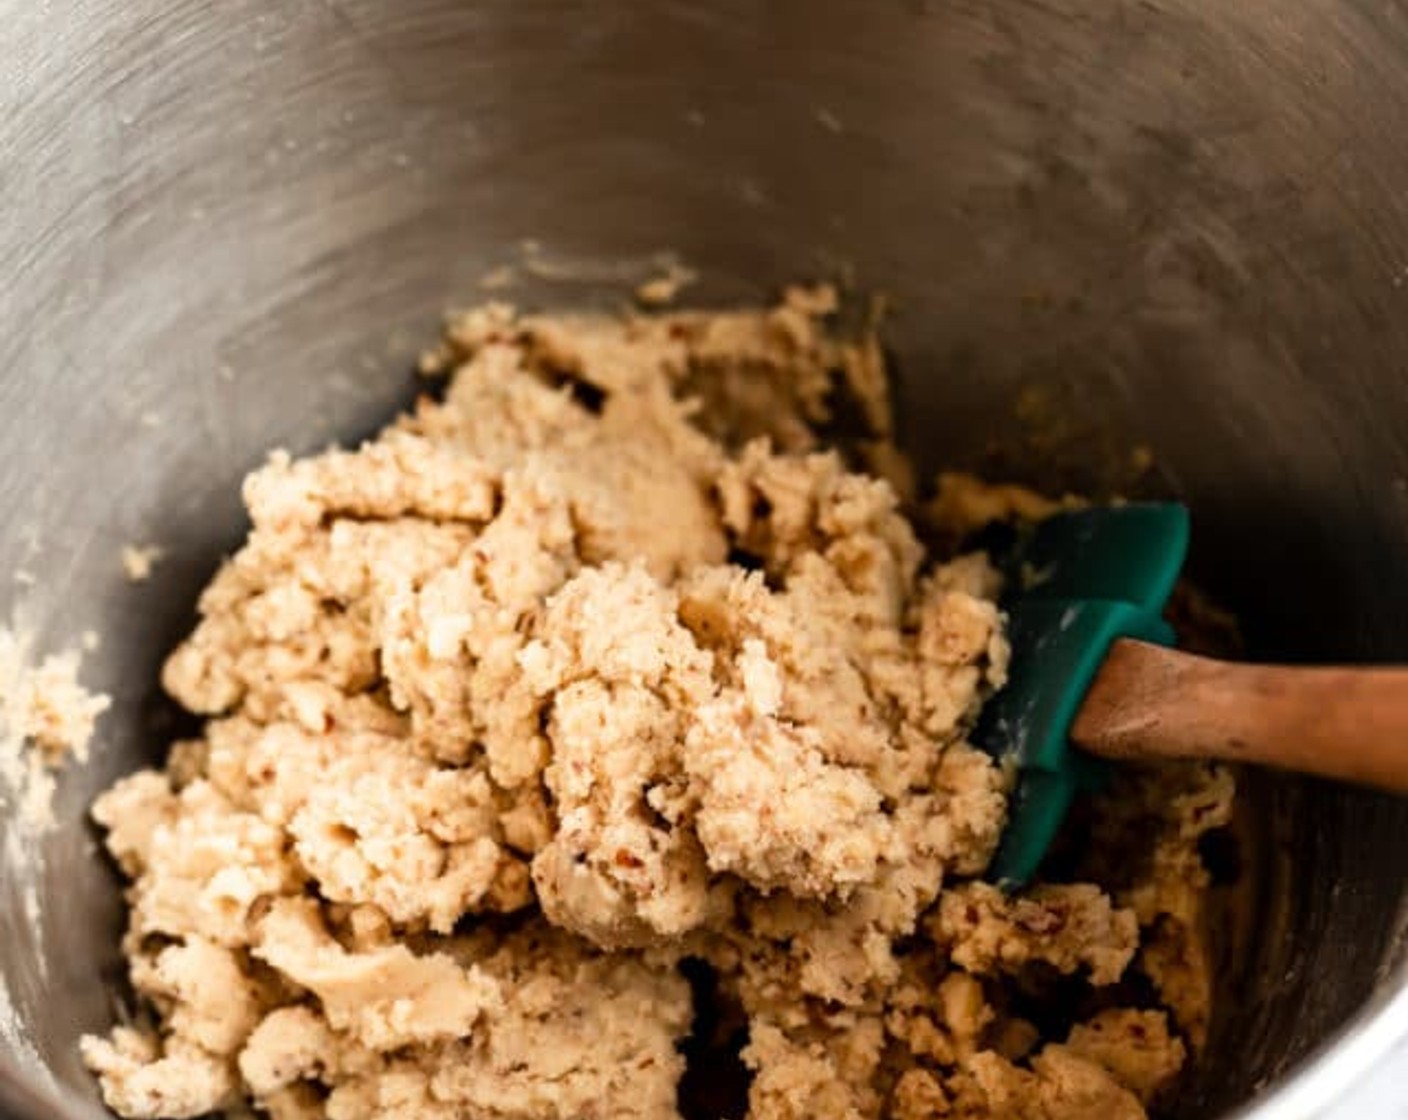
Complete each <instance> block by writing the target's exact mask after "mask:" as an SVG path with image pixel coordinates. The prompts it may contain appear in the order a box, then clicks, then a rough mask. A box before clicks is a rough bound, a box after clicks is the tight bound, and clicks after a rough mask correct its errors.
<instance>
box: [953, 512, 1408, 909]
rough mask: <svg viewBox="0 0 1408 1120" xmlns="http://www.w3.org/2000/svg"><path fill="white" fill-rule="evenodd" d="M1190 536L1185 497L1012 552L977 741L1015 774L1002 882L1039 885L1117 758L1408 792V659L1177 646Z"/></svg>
mask: <svg viewBox="0 0 1408 1120" xmlns="http://www.w3.org/2000/svg"><path fill="white" fill-rule="evenodd" d="M1188 537H1189V518H1188V511H1187V509H1185V508H1184V507H1183V506H1181V505H1177V504H1174V503H1135V504H1129V505H1118V506H1106V507H1092V508H1089V509H1082V510H1075V511H1071V512H1066V513H1061V514H1057V515H1056V516H1054V517H1051V518H1048V519H1047V520H1045V521H1042V522H1040V523H1039V524H1038V525H1036V526H1035V527H1032V528H1030V529H1029V530H1028V531H1027V532H1026V533H1025V534H1024V535H1023V536H1022V537H1021V538H1020V539H1019V541H1018V543H1017V544H1016V545H1015V546H1014V547H1013V548H1011V549H1010V550H1007V551H1006V552H1005V554H1004V555H1003V556H1001V557H999V566H1000V567H1002V568H1003V569H1004V571H1005V573H1006V575H1007V577H1008V579H1007V586H1008V588H1009V591H1008V593H1007V595H1006V597H1005V600H1004V604H1003V606H1004V608H1005V610H1006V611H1007V614H1008V636H1009V638H1010V640H1011V643H1012V660H1011V666H1010V669H1009V673H1008V681H1007V684H1006V685H1005V686H1004V687H1003V688H1002V689H1001V690H1000V691H999V692H998V693H997V694H996V695H995V696H994V697H993V698H992V699H991V700H989V702H988V704H987V705H986V707H985V708H984V710H983V714H982V717H981V719H980V720H979V723H978V727H977V728H976V730H975V735H974V738H975V741H976V742H977V743H978V745H980V746H981V747H982V748H983V749H985V750H986V751H987V752H988V753H989V754H991V755H992V756H993V757H994V758H996V759H997V760H998V761H999V762H1001V763H1004V764H1006V765H1012V766H1014V767H1015V768H1016V784H1015V786H1014V789H1013V794H1012V798H1011V802H1010V805H1009V810H1008V812H1009V816H1008V822H1007V828H1006V830H1005V831H1004V833H1003V837H1002V842H1001V844H1000V846H999V848H998V852H997V855H996V856H995V858H994V860H993V863H992V866H991V867H990V869H989V872H988V877H989V878H990V879H992V880H994V881H996V882H998V883H1001V884H1003V885H1006V886H1009V887H1016V886H1020V885H1022V884H1023V883H1025V882H1027V880H1029V879H1030V878H1031V877H1032V876H1033V875H1034V874H1035V872H1036V870H1037V867H1038V866H1039V865H1040V863H1041V860H1042V858H1043V857H1044V856H1045V854H1046V851H1047V849H1048V848H1049V847H1050V846H1051V843H1052V840H1053V839H1054V838H1055V835H1056V832H1057V830H1058V829H1059V828H1060V826H1061V823H1062V821H1063V819H1064V818H1065V816H1066V812H1067V810H1068V809H1069V808H1070V806H1071V803H1072V801H1073V800H1074V798H1075V796H1076V794H1077V793H1078V792H1081V791H1082V790H1088V791H1093V790H1097V789H1099V788H1100V786H1101V785H1102V784H1103V782H1104V781H1105V779H1106V777H1107V776H1108V770H1107V766H1108V760H1111V759H1126V760H1138V759H1145V760H1153V759H1160V758H1165V759H1166V758H1184V759H1224V760H1228V761H1236V762H1245V763H1253V764H1259V765H1265V766H1274V767H1280V768H1282V769H1287V770H1295V771H1300V772H1302V773H1307V774H1316V775H1319V776H1322V777H1327V778H1336V779H1340V780H1343V781H1349V782H1356V783H1360V784H1364V785H1370V786H1376V787H1379V788H1381V789H1386V790H1390V791H1393V792H1397V793H1408V668H1302V667H1287V666H1275V665H1247V664H1236V663H1231V662H1223V661H1215V660H1212V659H1209V658H1205V657H1198V656H1195V655H1193V654H1188V653H1181V652H1179V651H1177V650H1174V649H1172V648H1169V647H1170V646H1171V645H1172V643H1173V631H1172V628H1171V627H1170V626H1169V625H1168V623H1167V622H1165V621H1164V619H1163V617H1162V615H1163V609H1164V606H1165V604H1166V603H1167V600H1168V597H1169V595H1170V593H1171V592H1172V591H1173V588H1174V584H1175V583H1176V582H1177V581H1178V576H1179V572H1180V571H1181V569H1182V567H1183V560H1184V557H1185V555H1186V553H1187V550H1188Z"/></svg>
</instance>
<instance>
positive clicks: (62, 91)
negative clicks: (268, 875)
mask: <svg viewBox="0 0 1408 1120" xmlns="http://www.w3.org/2000/svg"><path fill="white" fill-rule="evenodd" d="M62 7H63V9H64V10H62V11H59V10H57V9H56V8H55V7H54V6H52V5H46V4H35V3H30V2H27V0H23V2H22V0H0V58H3V59H4V64H3V66H4V69H3V71H2V72H0V73H3V79H2V80H0V153H3V156H2V157H0V200H3V202H2V203H0V324H2V325H3V330H0V446H3V447H4V448H5V451H6V469H5V471H4V473H3V476H0V512H3V515H4V525H5V530H4V532H3V533H0V600H4V603H3V606H4V609H5V610H7V611H9V612H10V613H12V614H14V613H18V614H20V615H21V616H23V618H24V619H27V620H28V622H29V624H30V625H31V626H32V627H33V628H34V629H35V631H36V633H37V635H38V639H39V642H40V645H41V646H47V647H59V646H62V645H65V644H70V643H72V642H74V641H76V639H77V636H78V635H79V633H80V632H81V631H83V630H85V629H88V628H94V629H97V630H99V631H100V632H101V634H102V636H103V644H102V646H101V648H100V650H99V651H97V653H96V654H95V655H94V656H93V657H92V658H90V667H91V674H90V675H91V680H92V681H93V683H95V684H96V685H98V686H101V687H104V688H106V689H108V690H110V691H112V692H113V693H114V695H115V697H116V705H115V708H114V710H113V712H112V713H111V714H110V716H109V717H108V718H107V720H106V723H105V732H104V742H103V744H102V749H101V750H100V751H99V752H98V753H97V754H96V756H95V758H94V760H93V762H92V763H91V764H90V765H89V766H88V767H86V768H85V769H83V770H82V771H79V772H75V773H73V774H71V775H69V776H68V777H67V779H66V781H65V783H64V785H63V787H62V789H61V791H60V798H59V806H58V808H59V813H60V816H61V819H62V822H63V824H62V827H60V828H59V829H58V830H57V831H55V832H54V833H53V834H51V835H49V836H47V837H45V838H43V840H42V841H33V840H32V839H31V838H28V837H25V836H21V835H20V834H19V833H18V832H17V830H16V827H15V825H14V822H13V821H4V822H0V840H3V841H4V842H3V843H0V976H2V977H3V986H0V1053H3V1055H4V1057H3V1059H0V1108H7V1109H9V1110H11V1111H12V1112H14V1114H15V1115H17V1116H35V1117H38V1116H41V1115H59V1116H72V1117H78V1116H83V1115H89V1114H90V1113H91V1110H92V1107H93V1100H94V1098H93V1094H92V1090H91V1087H90V1085H89V1083H88V1080H87V1078H86V1076H85V1074H84V1073H83V1071H82V1069H81V1067H80V1065H79V1063H78V1060H77V1057H76V1054H75V1052H74V1046H73V1042H74V1038H75V1037H76V1035H77V1034H78V1033H79V1032H80V1031H82V1030H84V1029H93V1028H99V1027H102V1026H103V1025H105V1024H106V1023H107V1022H109V1021H110V1019H111V1015H112V1004H111V997H110V995H109V994H108V993H109V991H110V990H111V988H110V985H109V983H108V982H109V980H111V978H112V976H113V965H114V963H115V962H114V958H113V953H112V946H113V945H114V944H115V941H116V930H117V928H118V924H119V913H118V900H117V894H116V888H115V885H114V883H113V881H112V879H111V877H110V876H109V874H108V871H107V869H106V868H105V866H104V865H103V863H102V862H101V860H100V859H98V858H97V856H96V854H95V849H94V846H93V838H92V837H91V836H90V835H89V834H88V832H87V831H86V829H85V828H84V826H83V825H82V823H81V821H82V814H83V807H84V806H85V805H86V804H87V802H88V801H89V800H90V798H91V796H92V794H93V793H94V792H95V791H96V790H97V789H98V788H99V787H101V786H102V785H103V784H105V783H106V782H108V781H110V780H111V779H112V778H113V777H114V776H115V775H117V774H118V773H121V772H123V771H125V770H128V769H131V768H132V767H133V766H134V765H136V764H137V763H138V761H139V760H141V759H145V758H150V757H153V756H154V755H155V754H156V753H157V752H158V751H159V750H160V748H161V745H162V743H163V742H164V741H165V740H166V739H168V738H169V737H170V735H171V733H172V732H171V727H170V725H169V723H165V722H163V721H169V719H170V713H169V712H167V711H166V710H165V709H164V708H163V707H162V706H161V705H160V703H159V701H158V700H157V698H156V697H155V696H154V694H153V687H152V682H154V681H155V679H156V666H157V665H158V663H159V660H160V657H161V655H162V652H163V651H164V650H165V649H166V648H168V647H169V646H170V644H171V643H172V642H173V641H174V640H175V639H176V638H177V637H178V635H179V634H180V633H181V632H182V631H183V629H184V628H185V627H186V626H188V625H189V622H190V617H191V607H192V603H193V601H194V596H195V593H196V591H197V590H198V588H199V586H200V585H201V583H202V582H203V580H204V579H205V578H206V577H207V576H208V575H209V573H210V571H211V569H212V567H213V565H214V564H215V563H216V561H217V559H218V557H219V555H220V553H221V551H222V549H224V548H227V547H229V546H230V545H231V544H233V543H234V542H235V541H237V540H238V538H239V535H240V532H241V517H240V512H239V508H238V503H237V493H238V487H237V483H238V479H239V477H240V476H241V474H242V473H243V472H244V470H246V469H247V468H248V467H249V466H250V465H251V464H252V463H254V462H256V461H257V460H258V459H259V458H260V457H261V456H262V455H263V454H264V452H265V451H266V449H268V448H269V447H270V446H273V445H277V444H285V445H288V446H291V447H293V448H295V449H306V448H310V447H313V446H317V445H319V444H322V443H325V442H326V441H328V440H329V439H331V438H334V437H335V436H340V437H343V438H348V437H353V436H356V435H358V434H360V433H361V432H363V431H366V430H368V429H370V428H371V427H373V426H374V425H375V424H376V423H377V422H378V421H379V420H380V419H382V418H384V417H385V416H386V415H388V414H389V413H390V412H391V411H392V410H393V409H394V408H395V407H396V406H397V405H398V404H399V403H400V402H401V401H402V400H403V399H404V398H405V397H406V396H407V395H408V394H409V392H410V391H411V387H410V381H409V378H408V377H405V376H403V375H402V373H401V371H402V370H404V369H406V368H408V367H409V364H410V361H411V356H412V354H413V352H414V350H415V348H416V346H417V344H418V343H419V342H421V341H423V340H425V339H426V338H428V337H429V335H430V332H431V331H432V330H433V327H434V320H435V317H436V314H437V312H438V311H439V310H440V309H441V308H442V307H444V306H446V305H448V304H452V303H457V302H464V301H466V300H470V299H474V298H477V295H478V292H477V290H476V284H477V281H478V280H479V278H480V277H481V276H482V275H483V274H484V273H485V272H486V271H488V270H490V269H491V268H493V267H494V266H496V265H499V264H502V263H505V262H512V261H517V260H519V259H520V258H521V253H522V250H521V247H520V242H521V241H522V239H525V238H533V239H536V240H537V241H538V242H540V243H541V246H542V252H543V254H544V255H545V256H546V257H550V258H551V259H552V260H553V261H556V262H559V263H561V262H567V263H568V264H569V265H571V266H572V267H571V268H569V269H568V271H569V272H570V273H572V274H573V275H575V276H577V277H579V278H580V277H587V278H588V279H590V277H592V276H595V277H597V278H598V279H599V280H601V281H603V282H598V283H590V282H582V283H575V284H565V283H559V282H554V281H551V280H548V279H546V278H544V277H542V276H539V277H538V278H537V280H536V281H535V282H534V283H532V284H528V285H526V286H524V287H523V288H521V289H519V290H516V291H514V292H511V293H510V295H512V296H513V297H514V298H518V299H521V300H523V301H526V302H531V303H544V302H560V303H565V302H571V303H581V302H596V303H599V304H609V303H612V302H615V301H617V300H619V298H620V296H621V291H622V285H621V283H620V282H619V281H620V280H621V279H623V278H626V277H632V276H638V274H639V273H640V271H641V270H642V269H644V268H646V267H648V262H649V260H650V258H651V255H652V254H655V253H657V252H659V251H661V250H672V251H674V252H676V253H678V254H680V255H681V256H682V257H684V258H685V259H686V260H687V261H688V262H689V263H690V264H691V265H693V266H694V267H696V268H697V269H699V270H700V271H701V272H702V273H703V275H704V277H705V278H706V279H705V282H704V283H703V284H701V285H700V287H699V288H698V289H695V290H693V291H692V293H691V294H695V293H697V295H698V297H699V298H701V299H706V300H728V299H738V298H745V297H746V298H758V297H760V296H762V295H763V294H765V293H766V292H767V290H768V289H769V288H771V287H773V286H775V285H777V284H779V283H782V282H784V281H786V280H788V279H792V278H794V277H796V276H798V275H806V274H828V275H834V274H837V273H842V274H848V275H851V276H853V277H854V278H855V280H856V281H857V283H859V284H861V285H863V286H873V287H883V288H885V289H886V290H887V291H889V292H891V293H892V294H893V296H894V299H895V303H896V309H897V310H896V316H895V319H894V324H893V331H892V336H891V337H892V342H893V347H894V351H895V354H896V357H897V359H898V361H899V364H900V370H901V377H902V384H901V401H902V407H903V416H902V424H903V432H904V435H905V438H906V440H907V442H908V445H909V447H910V449H911V450H912V451H913V452H914V453H915V454H916V455H917V456H918V457H919V458H920V459H921V460H922V461H923V462H924V463H925V464H926V465H928V466H933V465H935V464H937V463H940V462H946V463H952V462H957V463H962V464H967V465H976V466H981V467H986V468H988V469H995V470H1004V471H1009V470H1010V471H1016V472H1017V473H1025V474H1027V475H1028V476H1039V477H1041V478H1043V479H1044V480H1046V481H1047V482H1048V483H1051V482H1055V483H1058V484H1063V483H1068V484H1071V485H1078V486H1096V487H1098V486H1100V485H1102V484H1113V485H1123V484H1125V483H1126V482H1127V481H1128V480H1129V478H1130V471H1129V468H1128V459H1127V452H1128V450H1129V448H1130V446H1131V445H1135V444H1147V445H1148V446H1149V447H1150V448H1151V449H1152V450H1153V452H1154V455H1155V460H1156V463H1157V468H1156V473H1155V477H1154V480H1153V488H1154V489H1156V490H1162V491H1164V492H1170V493H1176V494H1178V495H1179V496H1181V497H1182V498H1184V499H1186V500H1187V501H1188V502H1189V503H1190V505H1191V506H1192V508H1193V510H1194V512H1195V518H1196V525H1195V531H1194V537H1195V554H1194V560H1193V564H1194V569H1195V571H1196V572H1197V573H1198V575H1199V576H1200V578H1201V579H1202V581H1203V582H1204V583H1205V584H1208V585H1209V586H1210V587H1211V588H1212V589H1213V590H1214V591H1215V592H1216V593H1218V594H1219V595H1220V596H1221V597H1222V598H1223V599H1224V600H1226V601H1228V602H1230V603H1232V604H1233V605H1235V606H1236V607H1237V609H1238V611H1239V613H1240V614H1241V615H1242V616H1243V618H1244V620H1245V621H1246V624H1247V628H1248V630H1249V634H1250V638H1251V640H1252V643H1253V646H1254V647H1255V651H1256V652H1258V653H1261V654H1266V655H1268V656H1280V657H1285V658H1290V659H1311V658H1316V659H1342V658H1350V659H1353V658H1358V659H1370V658H1399V659H1404V658H1408V639H1405V635H1408V585H1405V584H1404V581H1403V577H1402V573H1403V571H1404V570H1408V566H1405V559H1408V436H1405V434H1404V433H1405V431H1408V377H1405V376H1404V372H1403V371H1404V369H1405V365H1408V313H1405V312H1406V311H1408V146H1405V145H1404V144H1403V143H1402V129H1403V126H1404V122H1405V121H1408V3H1404V2H1403V0H1375V2H1372V3H1371V2H1369V0H1321V2H1319V3H1313V4H1296V5H1287V4H1278V3H1274V2H1272V0H1246V2H1243V3H1238V4H1235V5H1229V4H1226V3H1224V2H1221V0H868V2H867V0H852V2H846V0H827V2H821V0H807V2H803V0H776V2H773V3H768V4H760V3H755V2H751V0H718V2H715V3H712V4H709V5H699V4H696V3H687V2H683V0H596V2H593V3H587V2H585V0H577V2H571V0H541V2H538V3H532V4H526V3H522V2H521V0H480V2H479V3H476V4H472V5H467V4H462V3H459V2H456V0H397V2H394V3H393V2H392V0H321V2H320V3H315V4H297V5H290V4H274V3H268V2H267V0H265V2H259V0H226V2H224V3H221V4H218V5H217V4H210V3H201V2H197V0H126V2H119V0H73V2H71V3H69V4H67V5H63V6H62ZM549 271H551V270H549ZM604 281H612V282H604ZM149 541H154V542H156V543H159V544H161V545H162V546H163V547H164V548H165V550H166V552H167V556H168V559H167V560H166V561H165V562H164V563H163V565H162V567H161V568H160V569H159V576H160V578H159V579H157V580H155V581H153V582H152V583H150V584H143V585H130V584H127V583H126V582H125V581H124V580H123V579H122V575H121V570H120V567H119V565H118V563H117V552H118V548H119V546H120V545H121V544H123V543H126V542H142V543H145V542H149ZM16 571H21V572H29V573H33V574H34V575H35V576H36V577H37V578H36V582H35V583H34V585H33V586H29V585H27V584H23V583H20V582H12V581H11V579H10V574H11V573H13V572H16ZM1263 792H1264V796H1263V795H1262V793H1263ZM1255 801H1256V803H1257V804H1264V806H1265V807H1266V810H1267V820H1268V821H1270V824H1269V825H1268V835H1267V837H1266V838H1265V841H1266V842H1265V845H1264V847H1263V849H1262V850H1261V853H1260V857H1259V863H1260V864H1261V865H1262V868H1263V874H1262V876H1261V878H1260V879H1259V880H1258V881H1259V882H1260V883H1261V889H1260V893H1258V894H1257V895H1256V896H1255V897H1254V898H1253V900H1252V907H1253V914H1252V919H1253V920H1252V921H1251V922H1250V923H1249V924H1248V928H1249V929H1250V930H1251V931H1252V936H1251V940H1250V948H1249V950H1248V952H1249V958H1250V963H1249V965H1248V967H1247V968H1246V969H1245V970H1244V971H1242V972H1239V973H1230V974H1229V980H1228V985H1229V987H1228V993H1227V995H1226V998H1225V999H1224V1009H1225V1014H1224V1016H1223V1019H1222V1021H1221V1023H1220V1024H1219V1025H1218V1030H1219V1032H1220V1033H1219V1036H1218V1041H1217V1043H1216V1045H1215V1046H1214V1047H1213V1049H1212V1051H1211V1053H1210V1056H1209V1060H1208V1062H1207V1063H1206V1064H1205V1067H1204V1070H1203V1073H1202V1076H1201V1078H1200V1081H1199V1083H1198V1085H1196V1086H1195V1087H1194V1089H1193V1091H1192V1092H1191V1093H1190V1096H1189V1098H1188V1100H1187V1101H1185V1102H1184V1109H1185V1111H1186V1112H1187V1113H1188V1114H1189V1115H1199V1116H1206V1115H1211V1114H1217V1113H1220V1112H1225V1111H1226V1110H1228V1109H1236V1108H1239V1107H1243V1108H1244V1109H1250V1111H1245V1110H1244V1111H1241V1112H1237V1113H1235V1114H1236V1115H1238V1116H1240V1117H1250V1116H1258V1117H1267V1118H1269V1117H1272V1116H1276V1117H1281V1118H1283V1120H1291V1118H1293V1117H1297V1118H1298V1117H1310V1116H1319V1115H1324V1114H1325V1109H1326V1108H1327V1107H1328V1106H1329V1105H1330V1104H1332V1103H1333V1102H1334V1101H1335V1100H1336V1099H1339V1098H1340V1097H1341V1096H1342V1095H1344V1094H1346V1093H1347V1092H1348V1091H1349V1090H1350V1088H1351V1086H1352V1085H1353V1084H1354V1083H1357V1082H1360V1081H1362V1080H1363V1079H1364V1072H1365V1071H1366V1070H1376V1071H1379V1074H1378V1075H1379V1076H1382V1072H1383V1071H1384V1070H1386V1069H1391V1068H1393V1063H1392V1062H1390V1061H1389V1060H1388V1058H1387V1055H1389V1054H1390V1052H1391V1050H1392V1048H1393V1046H1394V1045H1395V1044H1396V1042H1397V1041H1398V1040H1400V1039H1403V1038H1405V1037H1408V1011H1405V1006H1404V1004H1405V996H1404V994H1403V993H1404V990H1405V983H1408V978H1405V974H1404V965H1403V948H1402V946H1403V942H1404V937H1403V924H1402V921H1401V919H1400V917H1399V915H1400V913H1401V908H1402V906H1403V898H1404V886H1403V884H1404V881H1405V872H1408V850H1405V848H1404V846H1403V845H1402V843H1401V837H1402V836H1403V835H1404V834H1405V829H1408V810H1405V807H1404V806H1403V805H1402V804H1397V803H1392V802H1389V801H1387V800H1384V799H1378V798H1374V797H1371V796H1368V795H1364V794H1358V793H1352V792H1347V791H1342V790H1335V789H1331V788H1328V787H1323V786H1318V785H1312V784H1305V785H1299V784H1296V783H1288V782H1282V781H1271V782H1268V783H1267V784H1266V788H1265V790H1264V791H1259V792H1258V794H1257V796H1256V798H1255ZM31 901H32V905H31V904H30V902H31ZM31 910H32V911H36V912H37V913H36V914H35V917H34V920H31V919H30V917H29V916H27V915H28V912H29V911H31ZM1316 1055H1318V1056H1316ZM1401 1061H1402V1059H1400V1062H1401ZM1398 1068H1401V1065H1400V1066H1399V1067H1398ZM1278 1086H1279V1087H1278ZM41 1096H42V1097H46V1099H45V1100H43V1101H42V1102H41V1101H40V1100H39V1098H40V1097H41ZM1252 1098H1256V1103H1253V1104H1250V1105H1248V1104H1247V1102H1248V1101H1249V1100H1251V1099H1252ZM1365 1110H1366V1109H1365V1107H1362V1106H1361V1107H1359V1108H1358V1112H1359V1114H1360V1115H1363V1114H1364V1112H1365ZM1370 1114H1372V1113H1370ZM1385 1115H1387V1114H1385Z"/></svg>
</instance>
